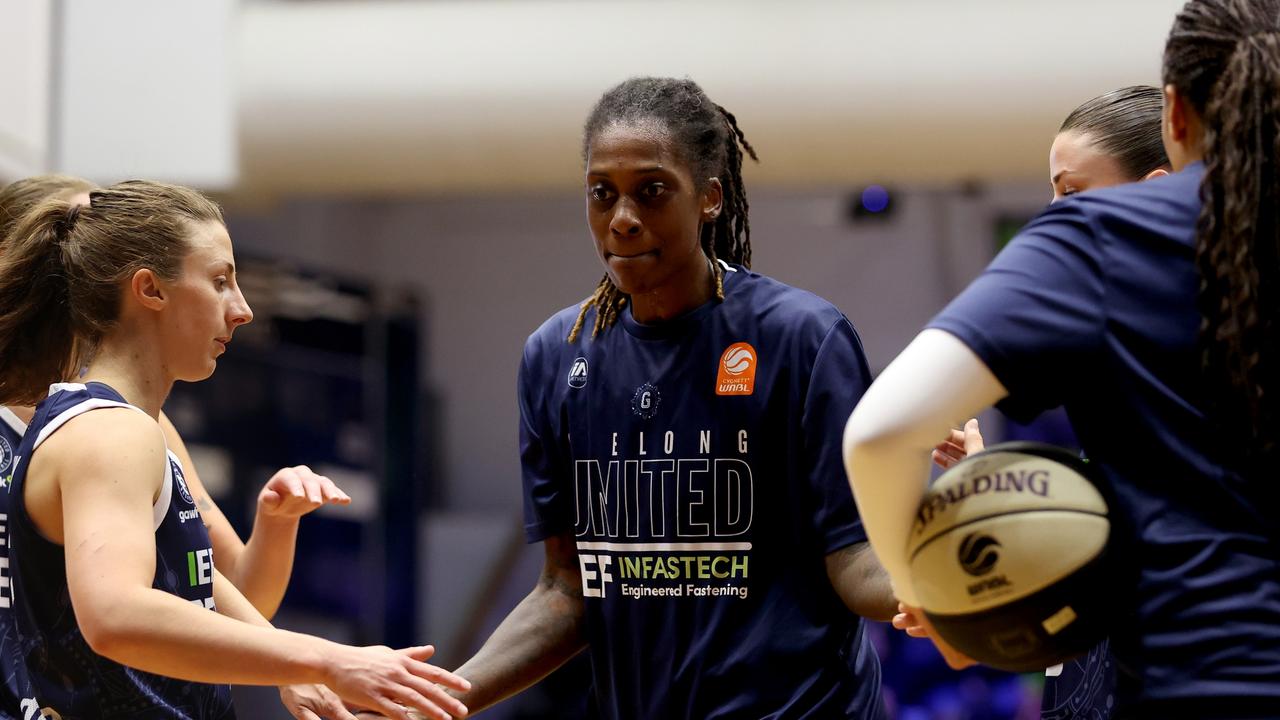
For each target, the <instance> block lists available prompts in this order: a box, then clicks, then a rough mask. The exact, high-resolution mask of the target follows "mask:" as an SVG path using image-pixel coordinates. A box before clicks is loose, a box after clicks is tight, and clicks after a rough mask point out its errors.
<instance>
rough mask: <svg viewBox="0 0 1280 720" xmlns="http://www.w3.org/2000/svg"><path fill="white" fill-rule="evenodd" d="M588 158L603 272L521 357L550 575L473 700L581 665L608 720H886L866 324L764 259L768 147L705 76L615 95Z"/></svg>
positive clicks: (470, 665)
mask: <svg viewBox="0 0 1280 720" xmlns="http://www.w3.org/2000/svg"><path fill="white" fill-rule="evenodd" d="M584 146H585V147H584V150H585V157H586V166H587V167H586V183H585V188H584V189H585V191H586V192H585V195H586V197H585V200H586V213H587V220H588V224H589V226H590V228H591V231H592V235H593V236H594V238H595V243H596V252H597V253H598V256H599V258H600V260H601V262H602V263H603V265H604V269H605V276H604V277H603V278H602V279H601V280H600V281H599V283H598V284H597V287H596V290H595V292H594V293H593V294H592V295H591V297H590V298H588V299H587V300H586V302H584V303H582V304H581V305H574V306H572V307H569V308H565V309H564V310H562V311H561V312H559V313H557V314H555V315H554V316H553V317H552V318H551V319H549V320H548V321H547V322H546V323H544V324H543V325H542V327H541V328H539V329H538V330H537V331H536V332H534V333H533V335H532V336H530V338H529V340H528V342H526V344H525V348H524V354H523V358H522V361H521V365H520V378H519V390H520V394H519V400H520V420H521V424H520V438H521V460H522V465H523V475H524V478H523V479H524V494H525V534H526V537H527V538H528V540H529V541H530V542H538V541H541V542H543V543H544V544H545V547H546V565H545V569H544V572H543V576H542V579H541V581H540V582H539V583H538V585H537V587H536V588H535V589H534V590H533V591H532V592H531V593H530V594H529V596H528V597H527V598H525V600H524V601H523V602H522V603H521V604H520V605H519V606H518V607H517V608H516V609H515V610H514V611H513V612H512V613H511V614H510V615H509V616H508V617H507V618H506V620H505V621H504V622H503V623H502V625H501V626H500V627H499V628H498V629H497V631H496V632H495V633H494V635H493V637H491V638H490V640H489V642H488V643H487V644H486V645H485V646H484V648H483V649H481V650H480V652H479V653H478V654H477V655H476V657H474V658H472V659H471V660H470V661H468V662H467V663H466V664H465V665H463V666H462V668H460V669H459V670H458V672H459V674H462V675H464V676H466V677H467V678H468V679H471V680H472V681H473V682H474V684H475V690H474V691H473V692H471V693H470V694H468V695H466V696H464V699H465V700H466V701H467V704H468V705H469V706H472V707H474V708H483V707H485V706H486V705H489V704H491V703H493V702H496V701H497V700H499V699H501V698H502V697H505V696H507V695H509V694H512V693H514V692H516V691H518V690H520V689H521V688H523V687H525V686H527V685H529V684H530V683H532V682H534V681H536V680H537V679H539V678H541V677H542V676H543V675H545V674H546V673H548V672H550V671H551V670H552V669H554V668H555V667H556V666H557V665H559V664H560V663H562V662H564V661H565V660H567V659H568V658H569V657H572V656H573V655H574V654H576V653H578V652H579V651H582V650H585V651H586V652H587V653H588V654H589V656H590V658H591V664H592V670H593V677H594V685H595V687H594V692H593V693H592V696H591V698H592V705H593V709H594V712H595V714H596V715H597V716H600V717H604V718H636V719H640V718H651V719H653V720H659V719H661V720H667V719H669V718H698V720H715V719H717V718H723V719H727V718H761V717H779V718H781V717H788V718H790V717H795V718H799V717H812V718H860V719H864V718H865V719H867V720H871V719H874V718H882V717H884V709H883V707H882V704H881V699H880V672H879V663H878V660H877V658H876V656H875V652H874V650H873V649H872V648H871V645H870V642H869V639H868V637H867V634H866V632H865V627H864V623H863V622H862V621H861V619H860V618H859V617H858V614H861V615H864V616H867V617H872V618H877V619H888V617H889V616H890V615H891V614H892V610H893V602H892V597H891V596H890V595H889V593H888V587H887V582H886V579H887V578H885V576H884V575H883V572H882V570H881V569H880V568H879V566H878V565H877V563H876V560H875V558H874V556H873V555H872V554H871V553H869V552H867V545H866V542H865V535H864V534H863V532H862V529H861V523H860V522H859V519H858V514H857V511H856V510H855V508H854V505H853V498H852V497H850V495H849V491H848V486H847V485H846V484H845V482H844V477H843V470H842V467H841V461H840V447H839V435H838V433H837V432H835V430H836V428H838V427H840V426H841V425H842V424H843V422H844V420H845V418H847V417H848V413H849V411H851V410H852V408H853V406H854V404H856V402H857V399H858V397H860V396H861V394H862V391H863V389H864V388H865V386H866V383H867V380H868V370H867V364H866V360H865V359H864V357H863V353H862V348H861V344H860V343H859V340H858V337H857V335H856V334H855V333H854V330H853V327H852V326H851V325H850V324H849V321H848V320H847V319H846V318H845V317H844V316H843V315H842V314H841V313H840V311H839V310H837V309H836V308H835V307H833V306H832V305H831V304H830V303H828V302H826V301H824V300H822V299H821V298H818V297H816V296H814V295H813V294H811V293H807V292H804V291H802V290H798V289H795V288H792V287H788V286H786V285H784V284H782V283H780V282H777V281H775V280H772V279H770V278H768V277H765V276H762V275H758V274H756V273H754V272H752V271H751V270H750V269H749V264H750V260H751V251H750V245H749V242H748V241H749V234H748V222H747V199H746V193H745V190H744V187H743V183H742V174H741V167H742V158H743V155H744V153H745V154H751V155H754V151H753V150H752V149H751V146H750V145H748V144H747V143H746V141H745V139H744V138H743V135H742V132H741V131H740V130H739V129H738V127H737V123H736V121H735V119H734V117H733V115H731V114H729V113H728V112H727V111H725V110H724V109H723V108H721V107H720V106H718V105H716V104H715V103H713V102H712V101H711V100H710V99H708V98H707V96H706V95H705V94H704V93H703V92H702V90H701V89H700V88H699V87H698V86H697V85H695V84H694V83H693V82H691V81H688V80H673V79H662V78H636V79H632V80H628V81H626V82H624V83H622V84H621V85H619V86H617V87H615V88H613V89H611V90H609V91H608V92H606V93H605V95H604V96H603V97H602V98H601V99H600V100H599V102H598V103H597V104H596V107H595V109H594V110H593V112H592V113H591V115H590V117H589V118H588V120H587V125H586V131H585V138H584ZM855 613H857V614H855Z"/></svg>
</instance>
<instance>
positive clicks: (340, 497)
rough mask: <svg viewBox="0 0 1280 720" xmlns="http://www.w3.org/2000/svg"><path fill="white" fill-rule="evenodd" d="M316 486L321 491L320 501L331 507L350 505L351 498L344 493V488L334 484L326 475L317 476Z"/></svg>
mask: <svg viewBox="0 0 1280 720" xmlns="http://www.w3.org/2000/svg"><path fill="white" fill-rule="evenodd" d="M315 479H316V485H317V486H319V489H320V500H321V502H323V503H329V504H331V505H350V504H351V496H350V495H348V494H346V493H344V492H342V488H340V487H338V486H337V485H335V484H334V482H333V481H332V480H330V479H329V478H327V477H325V476H324V475H315Z"/></svg>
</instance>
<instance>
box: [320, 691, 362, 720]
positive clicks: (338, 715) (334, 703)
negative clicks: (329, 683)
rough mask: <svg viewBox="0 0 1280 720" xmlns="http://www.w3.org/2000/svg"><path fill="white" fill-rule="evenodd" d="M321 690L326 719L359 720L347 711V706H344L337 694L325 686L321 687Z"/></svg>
mask: <svg viewBox="0 0 1280 720" xmlns="http://www.w3.org/2000/svg"><path fill="white" fill-rule="evenodd" d="M319 689H320V695H321V698H322V699H323V700H324V702H325V708H324V711H325V717H326V718H329V720H358V718H356V716H355V715H354V714H353V713H352V712H351V711H350V710H348V709H347V706H346V705H345V704H343V702H342V698H340V697H338V694H337V693H335V692H334V691H332V690H330V689H329V688H327V687H325V686H323V685H321V686H319Z"/></svg>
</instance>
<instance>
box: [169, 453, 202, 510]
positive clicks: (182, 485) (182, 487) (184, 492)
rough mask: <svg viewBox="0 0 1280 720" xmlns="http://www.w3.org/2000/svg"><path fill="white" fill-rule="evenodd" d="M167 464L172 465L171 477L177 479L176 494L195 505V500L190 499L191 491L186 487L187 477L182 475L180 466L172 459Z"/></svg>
mask: <svg viewBox="0 0 1280 720" xmlns="http://www.w3.org/2000/svg"><path fill="white" fill-rule="evenodd" d="M169 465H171V466H172V467H173V479H174V480H177V481H178V494H179V495H181V496H182V499H183V500H186V501H187V504H189V505H195V504H196V503H195V501H194V500H192V499H191V491H190V490H188V489H187V479H186V478H185V477H183V476H182V468H181V467H180V466H179V465H178V463H176V462H173V461H172V460H171V461H169Z"/></svg>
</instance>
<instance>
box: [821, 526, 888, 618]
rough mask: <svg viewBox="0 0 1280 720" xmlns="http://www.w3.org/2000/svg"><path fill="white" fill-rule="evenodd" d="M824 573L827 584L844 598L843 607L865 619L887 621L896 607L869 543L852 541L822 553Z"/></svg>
mask: <svg viewBox="0 0 1280 720" xmlns="http://www.w3.org/2000/svg"><path fill="white" fill-rule="evenodd" d="M826 561H827V577H828V578H829V579H830V580H831V587H833V588H835V591H836V594H837V595H839V596H840V599H841V600H843V601H844V604H845V607H847V608H849V609H850V610H852V611H853V612H854V613H856V614H858V615H861V616H862V617H864V618H867V619H869V620H879V621H880V622H888V621H889V620H890V619H891V618H892V617H893V615H894V613H895V612H896V611H897V607H898V601H897V600H895V599H894V597H893V588H892V587H890V585H889V574H888V573H887V572H885V570H884V567H883V566H882V565H881V564H880V561H879V560H877V559H876V554H875V552H873V551H872V550H871V545H870V543H865V542H861V543H856V544H853V545H850V546H848V547H845V548H840V549H839V550H836V551H835V552H833V553H830V554H828V555H827V557H826Z"/></svg>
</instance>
